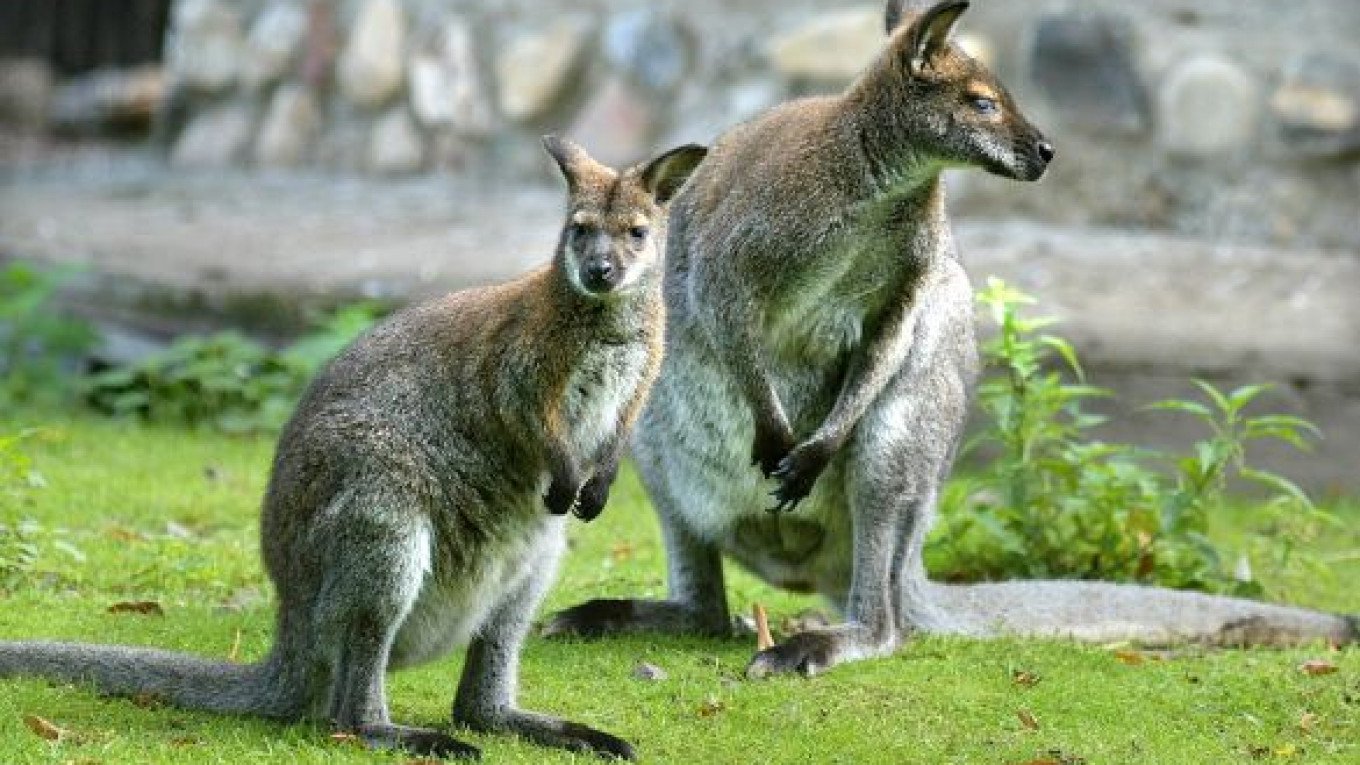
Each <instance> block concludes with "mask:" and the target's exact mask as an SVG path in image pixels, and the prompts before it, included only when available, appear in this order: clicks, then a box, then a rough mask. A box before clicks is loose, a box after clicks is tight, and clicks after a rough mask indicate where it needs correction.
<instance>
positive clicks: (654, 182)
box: [638, 143, 708, 205]
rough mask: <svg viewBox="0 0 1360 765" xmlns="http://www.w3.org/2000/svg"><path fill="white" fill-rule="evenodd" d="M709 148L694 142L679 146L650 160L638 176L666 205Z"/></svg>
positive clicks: (661, 203)
mask: <svg viewBox="0 0 1360 765" xmlns="http://www.w3.org/2000/svg"><path fill="white" fill-rule="evenodd" d="M707 154H708V148H707V147H705V146H700V145H698V144H694V143H688V144H685V145H684V146H679V147H676V148H674V149H671V150H670V151H668V152H666V153H665V154H662V155H661V156H659V157H657V158H656V159H654V160H652V161H651V162H648V163H647V165H646V166H645V167H643V168H642V172H641V173H639V174H638V177H639V178H640V179H641V181H642V187H643V188H645V189H647V191H648V192H649V193H651V195H652V196H653V197H654V198H655V199H656V203H657V204H659V205H664V204H666V203H667V202H669V201H671V197H673V196H675V195H676V193H677V192H679V191H680V187H681V186H684V185H685V181H686V180H688V179H689V175H690V173H692V172H694V168H696V167H698V166H699V163H700V162H702V161H703V160H704V157H705V156H706V155H707Z"/></svg>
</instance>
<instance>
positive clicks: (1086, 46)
mask: <svg viewBox="0 0 1360 765" xmlns="http://www.w3.org/2000/svg"><path fill="white" fill-rule="evenodd" d="M1131 38H1132V33H1131V29H1130V25H1129V23H1128V20H1127V19H1125V18H1124V17H1123V16H1117V15H1113V14H1108V13H1100V12H1095V11H1091V12H1069V13H1059V12H1054V13H1047V14H1045V15H1043V16H1041V17H1040V18H1039V19H1038V21H1037V22H1036V23H1035V27H1034V37H1033V44H1032V45H1031V46H1030V56H1029V75H1030V78H1031V79H1032V80H1033V81H1034V83H1035V84H1036V85H1038V86H1039V88H1040V89H1041V90H1042V91H1043V94H1044V96H1045V98H1046V99H1047V100H1048V102H1049V103H1050V104H1052V105H1053V107H1054V108H1055V109H1056V110H1057V112H1058V116H1059V117H1061V118H1062V120H1063V121H1064V122H1067V123H1068V124H1070V125H1072V126H1074V127H1079V128H1083V129H1086V130H1090V131H1093V132H1097V133H1114V134H1123V135H1137V134H1141V133H1143V132H1144V131H1145V130H1147V128H1148V123H1149V120H1148V104H1147V92H1146V89H1145V88H1144V87H1143V83H1142V81H1141V79H1140V78H1139V76H1138V71H1137V69H1136V68H1135V67H1134V63H1133V55H1132V52H1131V43H1130V40H1131Z"/></svg>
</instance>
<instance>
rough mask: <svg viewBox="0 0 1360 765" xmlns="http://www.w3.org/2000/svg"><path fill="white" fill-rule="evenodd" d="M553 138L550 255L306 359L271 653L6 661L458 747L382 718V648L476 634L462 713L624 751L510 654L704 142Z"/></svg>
mask: <svg viewBox="0 0 1360 765" xmlns="http://www.w3.org/2000/svg"><path fill="white" fill-rule="evenodd" d="M544 145H545V146H546V148H547V150H548V152H549V153H550V154H551V155H552V156H553V158H554V159H555V160H556V161H557V164H558V165H559V166H560V168H561V170H562V174H563V175H564V176H565V177H566V180H567V183H568V186H569V196H568V208H569V209H568V212H567V222H566V225H565V226H564V227H563V229H562V234H561V238H560V239H559V242H558V245H557V252H556V255H555V256H554V258H553V262H552V263H551V264H550V265H548V266H545V267H543V268H540V269H538V270H535V271H533V272H532V273H530V274H528V275H526V276H524V277H523V278H520V279H518V280H516V281H513V282H510V283H508V284H503V285H500V286H496V287H488V288H484V289H473V290H467V291H463V292H456V293H453V294H451V295H448V296H446V297H444V298H442V299H439V300H435V301H433V302H430V303H427V304H424V305H421V306H418V307H415V308H411V309H408V310H405V311H402V312H400V313H397V314H395V315H393V316H392V317H391V318H389V319H387V320H386V321H384V322H382V323H381V324H379V325H377V326H376V327H374V328H373V329H372V330H371V331H370V332H368V333H367V334H365V335H364V336H363V337H361V338H360V339H358V340H357V341H355V342H354V343H353V344H352V345H351V346H349V348H347V349H346V350H345V351H344V352H342V353H341V354H340V355H339V356H338V357H337V358H336V359H335V360H334V361H332V362H331V363H330V365H329V366H327V367H326V369H325V370H324V371H323V372H321V373H320V374H319V375H318V376H317V378H316V380H315V381H314V382H313V383H312V385H311V387H310V388H309V390H308V391H307V393H306V395H305V396H304V397H303V400H302V402H301V404H300V405H299V406H298V409H297V412H296V413H295V414H294V415H293V418H292V420H291V421H290V422H289V423H288V425H287V426H286V427H285V428H284V431H283V434H282V436H281V437H280V439H279V445H278V452H277V456H276V457H275V460H274V469H273V474H272V476H271V478H270V481H269V487H268V490H267V493H266V495H265V499H264V515H263V519H262V521H261V545H262V548H263V554H264V562H265V566H266V568H267V569H268V571H269V576H270V578H271V579H272V580H273V582H274V586H275V588H276V589H277V592H278V615H277V627H276V630H277V635H276V638H275V643H274V646H273V649H272V650H271V651H270V652H269V654H268V656H267V657H266V658H265V659H264V660H263V661H261V662H260V663H258V664H253V665H248V666H240V665H233V664H224V663H221V662H213V661H208V660H205V659H199V658H194V657H190V656H185V655H180V654H173V653H168V652H163V651H156V650H150V649H143V648H129V647H121V646H101V645H82V644H62V643H37V642H34V643H0V676H12V675H37V676H44V677H49V678H55V679H60V680H65V681H76V682H89V683H92V684H93V685H95V686H96V687H97V688H98V689H99V690H101V691H104V692H106V693H111V694H118V695H131V694H151V695H153V696H155V697H159V698H161V699H163V700H164V701H166V702H168V703H170V704H174V705H178V706H183V707H190V708H198V709H209V710H215V711H220V712H235V713H248V714H258V715H265V716H269V717H276V718H283V719H289V720H294V719H304V718H321V719H328V720H330V721H331V722H333V723H334V725H336V726H337V727H338V728H339V729H340V730H342V731H349V732H352V733H354V734H356V735H357V736H359V737H360V738H362V739H363V740H364V741H366V742H368V743H369V744H370V745H372V746H375V747H401V748H404V749H408V750H411V751H414V752H417V753H422V754H428V755H439V756H446V755H465V756H470V755H476V754H477V750H476V749H475V748H473V747H471V746H468V745H467V744H464V743H461V742H459V741H457V740H456V739H454V738H451V737H450V736H448V735H445V734H444V733H441V732H438V731H434V730H425V729H419V728H409V727H405V726H400V725H396V724H393V723H392V722H390V721H389V719H388V712H387V699H386V696H385V693H384V687H383V683H384V673H385V672H386V671H387V670H389V669H395V668H400V667H405V666H409V665H413V664H419V663H421V662H426V661H430V660H432V659H435V658H438V657H440V656H442V655H444V654H446V653H447V652H448V651H449V650H451V649H452V648H454V647H456V646H458V645H460V644H463V643H465V642H468V641H469V640H470V645H469V647H468V654H467V662H466V666H465V667H464V670H463V676H462V680H461V682H459V684H458V692H457V697H456V698H455V700H454V703H453V720H454V722H456V723H460V724H463V725H466V726H468V727H470V728H472V729H474V730H482V731H507V732H511V733H515V734H518V735H521V736H524V737H526V738H528V739H531V740H533V741H536V742H538V743H540V744H544V745H547V746H557V747H564V748H567V749H573V750H579V751H589V752H595V753H598V754H601V755H606V756H614V757H622V758H628V759H632V757H633V750H632V748H631V747H630V746H629V744H628V743H626V742H624V741H622V740H620V739H618V738H615V737H614V736H611V735H609V734H607V733H603V732H600V731H597V730H593V729H591V728H588V727H586V726H584V725H579V724H577V723H572V722H566V721H563V720H560V719H557V718H555V717H549V716H546V715H542V714H536V713H533V712H527V711H523V710H520V709H519V708H517V707H516V705H515V695H516V693H515V689H516V683H517V667H518V657H519V651H520V646H521V644H522V643H523V641H524V637H525V634H526V632H527V630H528V628H529V624H530V619H531V618H532V616H533V614H534V609H535V608H536V607H537V606H538V603H539V601H540V600H541V599H542V597H543V594H544V592H545V591H546V590H547V588H548V586H549V585H550V584H551V583H552V581H553V576H554V572H555V571H556V568H557V561H558V558H559V556H560V555H561V553H562V550H563V547H564V534H563V523H564V518H563V516H564V515H565V514H566V513H567V512H568V511H572V512H574V513H575V514H576V515H577V516H579V517H580V518H582V519H583V520H590V519H592V518H594V517H595V516H596V515H597V514H598V513H599V512H600V510H601V508H602V507H603V506H604V504H605V499H606V497H607V495H608V492H609V487H610V484H611V483H612V482H613V480H614V475H615V472H616V470H617V468H618V461H619V455H620V452H621V451H622V449H623V447H624V445H625V444H626V441H627V434H628V432H629V430H630V428H631V426H632V424H633V422H634V420H635V418H636V415H637V413H638V412H639V411H640V409H641V406H642V402H643V401H644V399H645V397H646V393H647V390H648V388H649V387H650V386H651V383H652V381H653V380H654V379H655V377H656V372H657V370H658V369H659V366H660V361H661V352H662V342H663V341H662V338H663V333H664V329H665V327H664V323H665V311H664V308H663V306H664V304H663V302H662V294H661V282H662V272H661V268H660V264H661V260H662V254H663V252H662V249H661V248H662V247H664V244H663V243H664V241H665V233H666V218H665V214H664V210H665V206H666V204H667V203H668V202H669V200H670V199H671V198H672V196H673V195H674V194H675V193H676V192H677V191H678V190H679V188H680V186H681V185H682V184H683V183H684V181H685V178H686V177H687V176H688V175H689V173H690V171H692V170H693V169H694V167H695V166H696V165H697V164H698V163H699V162H700V160H701V159H702V158H703V156H704V153H705V150H704V148H703V147H700V146H692V145H691V146H682V147H680V148H678V149H674V150H672V151H669V152H667V153H665V154H663V155H661V156H660V157H658V158H657V159H655V160H653V161H652V162H650V163H647V164H644V165H639V166H636V167H633V168H630V169H628V170H625V171H623V172H621V173H620V172H615V171H613V170H611V169H609V168H607V167H605V166H603V165H601V164H599V163H597V162H595V161H594V160H593V159H591V158H590V157H589V156H588V155H587V154H586V153H585V151H583V150H582V149H581V148H580V147H578V146H576V145H574V144H572V143H570V142H568V141H565V140H560V139H557V138H553V137H548V138H546V139H544ZM545 484H546V487H547V488H546V495H544V486H545ZM544 505H546V507H547V512H545V510H544Z"/></svg>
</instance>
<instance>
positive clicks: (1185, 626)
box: [919, 581, 1360, 646]
mask: <svg viewBox="0 0 1360 765" xmlns="http://www.w3.org/2000/svg"><path fill="white" fill-rule="evenodd" d="M923 594H925V595H926V600H927V602H929V603H930V604H931V605H932V606H933V608H931V609H930V612H931V614H933V615H934V616H935V617H938V618H931V617H927V618H925V619H922V620H921V621H922V622H923V623H922V624H920V625H919V626H921V628H922V629H924V630H926V631H942V632H958V633H963V634H972V635H1028V636H1038V637H1067V638H1073V639H1076V640H1083V641H1091V642H1112V641H1122V640H1128V641H1133V642H1137V643H1141V644H1145V645H1170V644H1177V643H1203V644H1207V645H1218V646H1246V645H1270V646H1291V645H1299V644H1302V643H1308V642H1313V641H1319V640H1325V641H1330V642H1332V643H1335V644H1338V645H1341V644H1348V643H1355V642H1357V641H1360V619H1357V618H1356V617H1347V616H1341V615H1336V614H1328V613H1323V612H1321V611H1310V610H1308V609H1304V608H1293V607H1289V606H1277V605H1270V604H1268V603H1259V602H1256V601H1252V600H1243V599H1240V598H1228V597H1221V596H1214V595H1205V594H1203V593H1198V592H1185V591H1181V590H1168V589H1162V588H1158V587H1142V586H1137V585H1124V584H1109V583H1105V582H1077V581H1029V582H1025V581H1016V582H999V583H996V584H978V585H946V584H935V583H931V584H929V585H927V586H926V587H925V590H924V593H923ZM923 615H924V614H923ZM932 622H933V623H932Z"/></svg>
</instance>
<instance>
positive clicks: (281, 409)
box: [85, 303, 378, 433]
mask: <svg viewBox="0 0 1360 765" xmlns="http://www.w3.org/2000/svg"><path fill="white" fill-rule="evenodd" d="M377 313H378V309H377V308H376V307H375V306H374V305H372V304H369V303H362V304H358V305H353V306H349V307H346V308H343V309H340V310H339V311H336V312H335V313H333V314H330V315H329V316H327V317H325V318H323V319H322V320H321V322H320V324H319V327H318V328H317V329H316V330H315V331H313V332H311V333H309V334H307V335H305V336H303V337H302V338H300V339H299V340H297V341H296V342H295V343H293V344H292V345H290V346H288V347H287V348H285V349H283V350H281V351H276V350H273V349H271V348H268V347H266V346H265V345H263V344H261V343H259V342H256V341H254V340H251V339H250V338H247V337H245V336H244V335H242V334H240V333H239V332H219V333H217V334H214V335H210V336H207V337H185V338H181V339H180V340H178V341H176V342H175V343H174V344H173V345H171V346H170V347H169V348H167V349H166V350H165V351H163V352H161V353H159V354H156V355H154V356H152V357H150V358H148V359H146V360H144V361H142V362H141V363H138V364H135V365H131V366H125V367H116V368H113V369H109V370H105V371H103V372H100V373H97V374H95V375H92V376H91V377H90V378H89V379H88V380H87V381H86V385H85V394H86V399H87V401H89V403H90V404H91V405H92V406H93V407H94V408H95V409H97V410H99V411H102V412H105V413H107V414H112V415H115V416H136V417H140V418H142V419H146V420H149V421H153V422H168V423H181V424H187V425H190V426H209V427H213V428H216V429H218V430H222V431H224V432H228V433H245V432H255V431H270V430H276V429H278V428H279V427H281V426H282V425H283V423H284V422H285V421H287V419H288V416H289V415H290V414H291V413H292V410H293V407H294V405H295V404H296V403H297V399H298V397H299V396H300V395H301V394H302V391H303V390H304V389H305V387H306V385H307V382H308V381H309V380H310V379H311V378H312V376H313V375H314V374H315V373H316V371H317V370H318V369H319V368H320V367H321V365H322V364H324V363H325V362H326V361H328V360H329V359H330V358H331V357H332V356H334V355H335V354H336V353H337V352H339V350H340V349H341V348H343V347H344V346H345V345H346V344H348V343H349V342H350V341H351V340H353V339H354V338H355V337H356V336H358V335H359V333H361V332H362V331H363V330H364V329H366V328H367V327H368V326H369V325H371V324H372V323H373V321H374V319H375V318H376V316H377Z"/></svg>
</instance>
